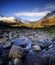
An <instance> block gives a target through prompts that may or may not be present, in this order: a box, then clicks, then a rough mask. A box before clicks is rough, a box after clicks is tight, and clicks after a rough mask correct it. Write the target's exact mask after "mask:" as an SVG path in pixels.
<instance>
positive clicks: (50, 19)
mask: <svg viewBox="0 0 55 65" xmlns="http://www.w3.org/2000/svg"><path fill="white" fill-rule="evenodd" d="M1 23H2V24H3V23H5V24H8V25H10V26H13V27H21V26H25V27H30V28H43V27H46V26H52V25H55V11H53V12H51V13H48V14H47V15H46V16H45V17H44V18H42V19H41V20H39V21H28V20H22V19H21V18H16V17H4V16H0V24H1Z"/></svg>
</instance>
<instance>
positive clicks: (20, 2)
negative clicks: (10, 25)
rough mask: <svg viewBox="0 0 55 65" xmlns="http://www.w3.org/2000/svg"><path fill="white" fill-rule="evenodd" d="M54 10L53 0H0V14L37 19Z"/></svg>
mask: <svg viewBox="0 0 55 65" xmlns="http://www.w3.org/2000/svg"><path fill="white" fill-rule="evenodd" d="M53 10H55V0H0V15H2V16H8V17H12V16H14V17H17V18H22V19H23V20H30V21H38V20H40V19H41V18H43V17H44V16H46V15H47V13H50V12H51V11H53Z"/></svg>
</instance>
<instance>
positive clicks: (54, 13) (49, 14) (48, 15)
mask: <svg viewBox="0 0 55 65" xmlns="http://www.w3.org/2000/svg"><path fill="white" fill-rule="evenodd" d="M54 15H55V11H53V12H51V13H48V14H47V15H46V16H45V17H44V18H46V17H50V16H54Z"/></svg>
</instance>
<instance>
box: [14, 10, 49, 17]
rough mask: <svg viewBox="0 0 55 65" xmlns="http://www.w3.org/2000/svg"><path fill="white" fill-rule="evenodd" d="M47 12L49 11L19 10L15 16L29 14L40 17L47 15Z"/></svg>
mask: <svg viewBox="0 0 55 65" xmlns="http://www.w3.org/2000/svg"><path fill="white" fill-rule="evenodd" d="M47 13H49V11H43V12H38V11H37V12H35V11H32V12H17V13H15V14H14V15H15V16H29V17H31V16H32V17H40V16H45V15H47Z"/></svg>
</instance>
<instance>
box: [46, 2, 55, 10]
mask: <svg viewBox="0 0 55 65" xmlns="http://www.w3.org/2000/svg"><path fill="white" fill-rule="evenodd" d="M45 9H52V10H55V4H53V3H49V4H46V5H45Z"/></svg>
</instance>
